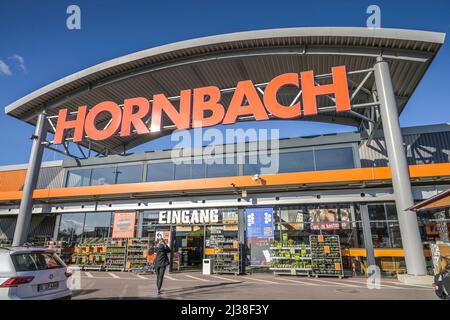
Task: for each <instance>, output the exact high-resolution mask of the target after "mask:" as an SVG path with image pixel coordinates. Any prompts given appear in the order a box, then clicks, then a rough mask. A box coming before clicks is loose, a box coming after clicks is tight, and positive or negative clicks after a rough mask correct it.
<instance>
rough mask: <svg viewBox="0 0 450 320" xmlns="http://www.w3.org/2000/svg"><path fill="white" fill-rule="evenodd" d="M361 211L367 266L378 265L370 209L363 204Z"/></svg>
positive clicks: (360, 207)
mask: <svg viewBox="0 0 450 320" xmlns="http://www.w3.org/2000/svg"><path fill="white" fill-rule="evenodd" d="M359 210H360V214H361V222H362V229H363V237H364V247H365V248H366V257H367V266H368V267H369V266H374V265H376V261H375V251H374V249H373V241H372V230H371V229H370V218H369V208H368V206H367V205H366V204H361V205H360V206H359ZM368 276H370V275H368Z"/></svg>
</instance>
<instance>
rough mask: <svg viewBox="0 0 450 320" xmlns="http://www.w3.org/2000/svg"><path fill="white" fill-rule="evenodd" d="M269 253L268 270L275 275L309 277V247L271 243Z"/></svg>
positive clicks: (310, 265)
mask: <svg viewBox="0 0 450 320" xmlns="http://www.w3.org/2000/svg"><path fill="white" fill-rule="evenodd" d="M269 252H270V270H272V271H273V273H274V274H275V275H306V276H308V277H309V276H310V275H311V273H312V263H311V247H310V246H308V245H306V244H294V243H293V242H289V243H272V245H271V246H270V248H269Z"/></svg>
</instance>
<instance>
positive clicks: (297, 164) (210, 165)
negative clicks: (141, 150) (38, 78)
mask: <svg viewBox="0 0 450 320" xmlns="http://www.w3.org/2000/svg"><path fill="white" fill-rule="evenodd" d="M244 158H245V163H244V164H237V159H236V158H235V157H234V158H233V159H231V160H232V161H227V160H230V159H227V158H218V159H215V160H216V161H215V162H213V161H211V159H209V160H208V159H206V160H205V161H204V162H201V163H196V162H195V161H194V160H192V161H191V163H180V164H178V163H177V164H175V163H174V162H172V161H170V160H165V161H151V162H149V163H145V164H144V163H140V164H125V165H105V166H96V167H93V168H82V169H70V170H69V171H68V173H67V179H66V186H67V187H82V186H97V185H111V184H123V183H138V182H142V181H143V174H144V167H145V169H146V172H147V174H146V177H145V181H170V180H184V179H204V178H218V177H233V176H237V175H239V174H240V170H242V174H243V175H254V174H260V173H261V169H262V168H265V169H266V172H265V173H288V172H304V171H317V170H336V169H350V168H354V167H355V166H356V165H355V159H354V156H353V148H352V147H351V146H348V147H340V148H325V147H324V148H314V149H311V150H304V151H292V152H281V153H279V154H278V158H276V157H275V155H274V158H273V159H272V157H271V156H270V155H267V161H266V159H265V158H263V159H261V158H260V157H258V156H255V155H251V156H249V155H248V154H247V155H246V156H245V157H244ZM269 160H272V161H275V162H276V163H270V162H268V161H269ZM230 162H231V163H230ZM240 167H242V169H240Z"/></svg>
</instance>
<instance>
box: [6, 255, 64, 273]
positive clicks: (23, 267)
mask: <svg viewBox="0 0 450 320" xmlns="http://www.w3.org/2000/svg"><path fill="white" fill-rule="evenodd" d="M11 257H12V261H13V263H14V266H15V268H16V271H17V272H20V271H38V270H47V269H55V268H63V267H64V263H63V262H62V261H61V259H59V257H58V256H57V255H56V254H55V253H53V252H28V253H18V254H13V255H11Z"/></svg>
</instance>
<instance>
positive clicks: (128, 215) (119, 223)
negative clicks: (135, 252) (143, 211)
mask: <svg viewBox="0 0 450 320" xmlns="http://www.w3.org/2000/svg"><path fill="white" fill-rule="evenodd" d="M135 225H136V211H128V212H114V224H113V231H112V237H113V238H134V231H135V230H134V227H135Z"/></svg>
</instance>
